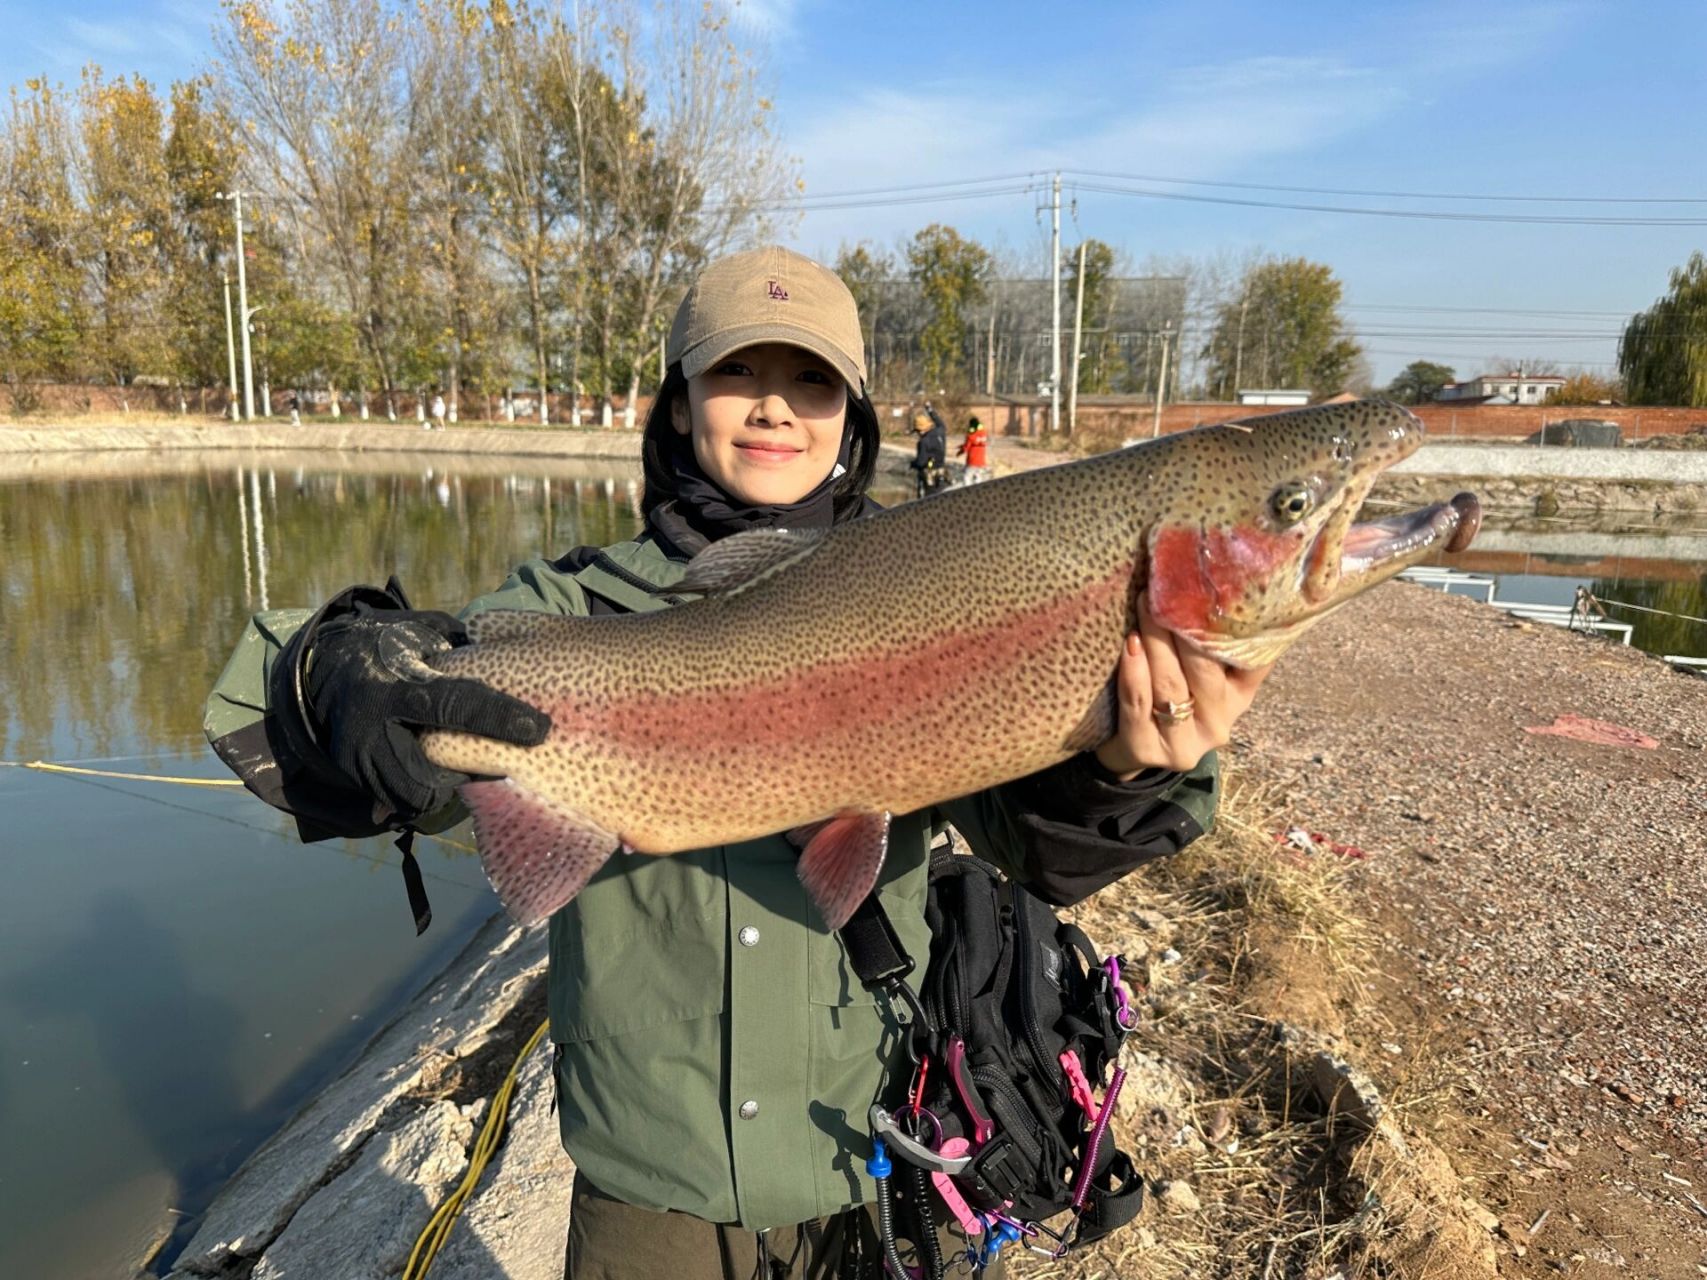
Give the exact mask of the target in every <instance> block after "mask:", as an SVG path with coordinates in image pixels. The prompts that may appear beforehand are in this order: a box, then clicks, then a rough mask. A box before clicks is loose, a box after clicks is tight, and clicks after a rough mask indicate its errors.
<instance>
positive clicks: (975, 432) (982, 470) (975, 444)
mask: <svg viewBox="0 0 1707 1280" xmlns="http://www.w3.org/2000/svg"><path fill="white" fill-rule="evenodd" d="M989 445H990V433H989V432H988V431H986V430H985V429H984V424H983V423H982V422H979V421H978V419H977V416H976V415H974V416H973V417H972V418H971V419H969V420H968V421H967V423H966V439H964V440H962V441H961V442H960V448H958V449H956V450H955V451H954V456H955V457H957V458H958V457H961V456H962V455H964V456H965V458H966V474H965V475H964V476H962V477H961V479H960V483H961V484H977V483H978V482H979V481H980V480H988V479H989V478H990V463H989V453H988V450H989Z"/></svg>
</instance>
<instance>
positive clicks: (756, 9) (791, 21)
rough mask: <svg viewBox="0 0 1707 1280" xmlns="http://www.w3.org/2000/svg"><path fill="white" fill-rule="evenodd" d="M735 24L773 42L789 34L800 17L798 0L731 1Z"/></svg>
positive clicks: (731, 12)
mask: <svg viewBox="0 0 1707 1280" xmlns="http://www.w3.org/2000/svg"><path fill="white" fill-rule="evenodd" d="M729 11H730V15H731V16H732V17H733V19H734V21H735V24H736V25H737V26H739V27H744V28H746V29H747V30H749V31H751V32H752V33H753V34H755V35H757V36H759V37H761V38H763V39H765V40H770V41H774V40H777V39H780V38H781V37H783V36H786V35H789V34H791V33H792V32H793V31H794V29H795V22H796V21H797V19H798V18H799V15H800V0H732V2H731V4H730V9H729Z"/></svg>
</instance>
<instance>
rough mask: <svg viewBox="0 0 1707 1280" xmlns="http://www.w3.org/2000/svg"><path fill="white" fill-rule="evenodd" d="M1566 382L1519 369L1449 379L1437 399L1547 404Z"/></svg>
mask: <svg viewBox="0 0 1707 1280" xmlns="http://www.w3.org/2000/svg"><path fill="white" fill-rule="evenodd" d="M1564 385H1565V380H1564V379H1563V378H1551V377H1546V378H1544V377H1539V376H1537V375H1535V374H1532V373H1527V374H1526V373H1524V372H1523V370H1521V369H1519V370H1518V371H1517V372H1516V373H1484V374H1483V375H1482V376H1481V377H1479V378H1472V379H1471V380H1470V381H1468V382H1449V383H1447V384H1446V385H1445V386H1444V387H1442V388H1441V389H1440V390H1439V392H1438V393H1436V395H1435V397H1434V398H1435V399H1436V400H1451V401H1457V402H1458V403H1460V404H1464V403H1470V404H1544V403H1545V402H1546V401H1547V399H1548V398H1549V397H1550V396H1552V395H1553V394H1554V393H1556V392H1557V391H1558V390H1559V388H1560V387H1562V386H1564Z"/></svg>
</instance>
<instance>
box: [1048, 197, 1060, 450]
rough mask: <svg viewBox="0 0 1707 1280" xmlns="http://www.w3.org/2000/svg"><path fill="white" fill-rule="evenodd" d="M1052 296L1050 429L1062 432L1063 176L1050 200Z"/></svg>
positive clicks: (1050, 283) (1050, 275)
mask: <svg viewBox="0 0 1707 1280" xmlns="http://www.w3.org/2000/svg"><path fill="white" fill-rule="evenodd" d="M1049 292H1050V312H1051V315H1052V316H1053V317H1054V319H1053V320H1052V322H1051V333H1052V339H1051V341H1050V343H1049V429H1050V430H1051V431H1059V430H1060V429H1061V175H1060V174H1059V173H1057V174H1056V175H1055V181H1054V182H1052V183H1051V184H1050V196H1049Z"/></svg>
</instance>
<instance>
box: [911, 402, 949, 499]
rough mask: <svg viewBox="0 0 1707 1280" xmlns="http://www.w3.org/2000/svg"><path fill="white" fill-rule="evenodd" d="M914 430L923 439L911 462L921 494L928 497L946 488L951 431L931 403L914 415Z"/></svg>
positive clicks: (919, 494) (920, 495) (922, 496)
mask: <svg viewBox="0 0 1707 1280" xmlns="http://www.w3.org/2000/svg"><path fill="white" fill-rule="evenodd" d="M913 430H914V431H916V432H918V435H919V440H918V446H917V449H916V451H915V452H914V454H913V461H912V464H911V465H912V468H913V471H914V473H915V474H914V479H915V480H916V481H917V482H918V491H917V496H918V497H921V498H925V497H929V496H930V495H931V494H933V493H935V492H936V491H937V490H938V489H940V488H942V486H943V482H944V481H945V480H946V479H947V478H948V432H947V431H946V430H944V428H943V422H942V419H941V418H939V417H937V414H936V410H935V409H932V408H931V407H930V405H928V404H927V405H926V406H925V409H924V412H923V413H915V414H914V415H913Z"/></svg>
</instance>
